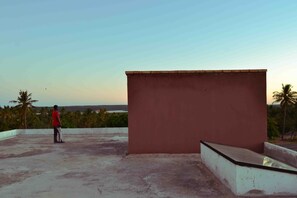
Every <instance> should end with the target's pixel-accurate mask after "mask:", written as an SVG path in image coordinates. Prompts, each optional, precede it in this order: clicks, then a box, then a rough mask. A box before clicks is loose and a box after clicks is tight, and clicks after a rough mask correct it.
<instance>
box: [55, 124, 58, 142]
mask: <svg viewBox="0 0 297 198" xmlns="http://www.w3.org/2000/svg"><path fill="white" fill-rule="evenodd" d="M58 133H59V130H58V127H54V142H55V143H56V142H58V140H57V137H58Z"/></svg>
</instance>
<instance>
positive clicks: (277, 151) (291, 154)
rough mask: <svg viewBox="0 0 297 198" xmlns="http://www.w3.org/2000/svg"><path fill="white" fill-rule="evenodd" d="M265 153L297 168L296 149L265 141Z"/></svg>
mask: <svg viewBox="0 0 297 198" xmlns="http://www.w3.org/2000/svg"><path fill="white" fill-rule="evenodd" d="M264 154H265V155H267V156H269V157H272V158H274V159H277V160H279V161H281V162H284V163H286V164H289V165H291V166H294V167H296V168H297V152H296V151H294V150H291V149H287V148H285V147H282V146H278V145H275V144H271V143H269V142H265V143H264Z"/></svg>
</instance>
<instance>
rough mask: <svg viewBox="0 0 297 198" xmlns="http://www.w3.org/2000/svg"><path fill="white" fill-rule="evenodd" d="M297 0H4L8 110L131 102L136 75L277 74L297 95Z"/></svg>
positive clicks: (2, 49) (0, 61) (0, 97)
mask: <svg viewBox="0 0 297 198" xmlns="http://www.w3.org/2000/svg"><path fill="white" fill-rule="evenodd" d="M296 10H297V1H296V0H277V1H276V0H224V1H223V0H204V1H202V0H106V1H102V0H92V1H88V0H84V1H82V0H25V1H24V0H0V69H1V72H0V106H3V105H8V104H9V103H8V101H9V100H12V99H16V98H17V96H18V92H19V90H28V92H30V93H32V95H33V98H34V99H38V100H39V102H38V103H36V105H37V106H43V105H50V106H51V105H53V104H59V105H87V104H127V78H126V75H125V71H127V70H129V71H131V70H216V69H220V70H221V69H268V72H267V103H271V100H272V99H271V94H272V92H273V91H275V90H280V89H281V84H282V83H284V84H287V83H289V84H292V85H293V86H294V88H293V89H295V90H297V77H296V74H297V11H296Z"/></svg>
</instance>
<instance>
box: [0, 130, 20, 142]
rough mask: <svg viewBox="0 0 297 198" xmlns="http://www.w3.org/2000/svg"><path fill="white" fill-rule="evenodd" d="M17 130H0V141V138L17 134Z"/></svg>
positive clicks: (3, 138) (4, 138)
mask: <svg viewBox="0 0 297 198" xmlns="http://www.w3.org/2000/svg"><path fill="white" fill-rule="evenodd" d="M19 133H20V132H19V130H15V129H14V130H10V131H3V132H0V141H1V140H6V139H9V138H14V137H15V136H17V135H18V134H19Z"/></svg>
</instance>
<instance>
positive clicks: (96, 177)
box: [0, 128, 235, 198]
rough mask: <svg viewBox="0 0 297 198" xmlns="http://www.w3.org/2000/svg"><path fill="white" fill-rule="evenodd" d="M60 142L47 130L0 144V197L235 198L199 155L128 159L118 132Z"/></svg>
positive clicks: (67, 136)
mask: <svg viewBox="0 0 297 198" xmlns="http://www.w3.org/2000/svg"><path fill="white" fill-rule="evenodd" d="M40 132H42V131H41V130H37V131H35V133H40ZM64 139H65V141H66V143H65V144H53V137H52V134H51V133H50V131H48V130H45V131H44V133H43V134H34V132H30V133H21V134H20V135H18V136H16V137H14V138H10V139H6V140H2V141H0V151H1V152H0V197H3V198H10V197H12V198H18V197H21V198H23V197H25V198H27V197H28V198H29V197H30V198H31V197H36V198H37V197H38V198H45V197H51V198H56V197H59V198H68V197H69V198H76V197H77V198H80V197H84V198H89V197H90V198H91V197H92V198H93V197H100V198H101V197H107V198H109V197H121V198H125V197H127V198H132V197H178V198H180V197H227V198H228V197H229V198H232V197H235V196H234V195H233V194H232V192H231V191H230V190H229V189H228V188H227V187H225V186H224V185H223V184H222V183H221V182H220V181H219V180H218V179H216V177H215V176H214V175H213V174H212V173H211V172H210V171H209V170H208V169H207V168H206V167H205V166H204V165H203V164H202V162H201V158H200V154H145V155H126V152H127V146H128V133H127V131H126V132H125V130H122V129H116V128H115V129H108V130H103V131H98V133H95V132H92V133H91V132H90V131H89V132H87V133H85V134H77V133H76V134H75V133H71V130H69V129H68V130H65V133H64Z"/></svg>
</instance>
